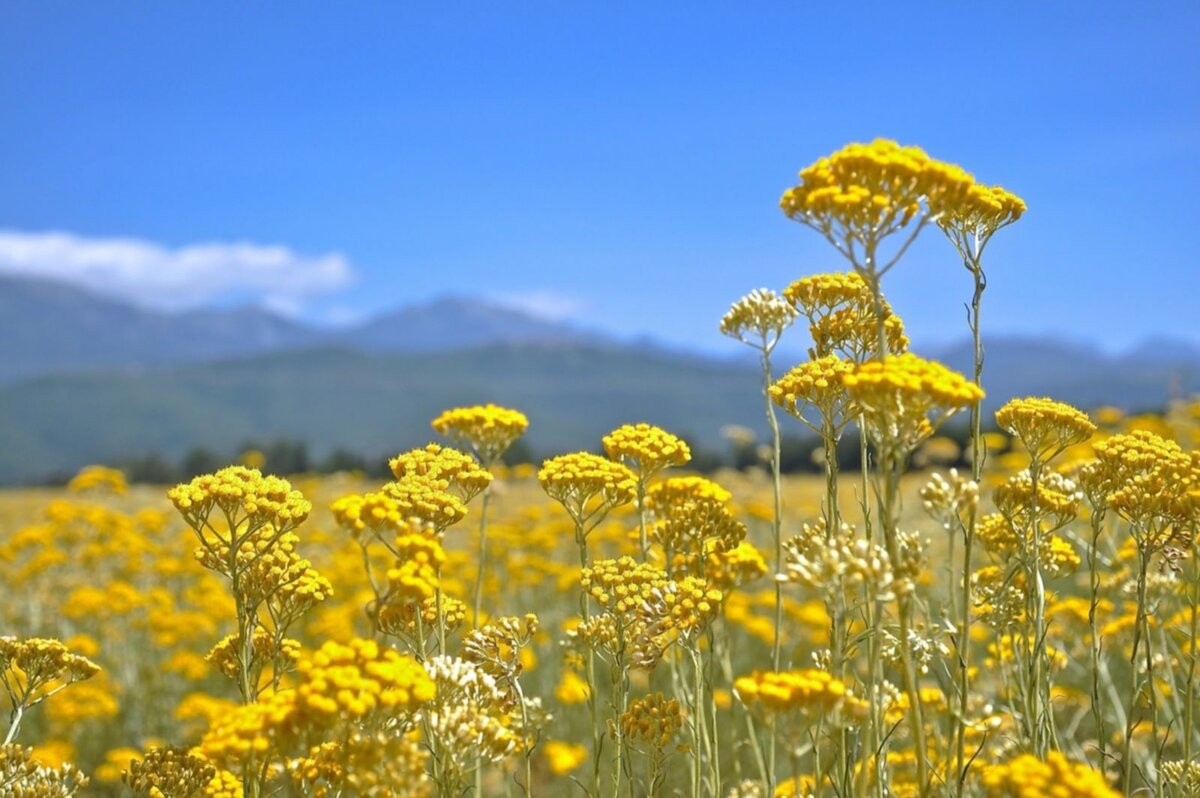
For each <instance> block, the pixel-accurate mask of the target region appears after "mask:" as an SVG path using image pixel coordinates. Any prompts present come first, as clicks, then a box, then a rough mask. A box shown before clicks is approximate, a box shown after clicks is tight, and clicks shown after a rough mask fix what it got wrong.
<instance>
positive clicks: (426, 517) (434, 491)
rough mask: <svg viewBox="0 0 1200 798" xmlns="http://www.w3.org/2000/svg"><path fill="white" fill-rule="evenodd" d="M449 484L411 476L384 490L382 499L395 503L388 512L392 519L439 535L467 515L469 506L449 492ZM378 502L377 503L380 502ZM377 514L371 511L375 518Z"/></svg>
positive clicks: (387, 486) (385, 486)
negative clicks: (398, 519)
mask: <svg viewBox="0 0 1200 798" xmlns="http://www.w3.org/2000/svg"><path fill="white" fill-rule="evenodd" d="M449 487H450V485H449V483H448V482H447V481H446V480H441V479H430V478H428V477H415V476H409V477H406V478H404V479H402V480H399V481H397V482H389V483H388V484H386V485H384V486H383V491H382V493H383V495H384V496H386V497H387V498H388V499H391V500H392V502H394V507H393V508H392V509H391V510H390V511H388V513H387V517H388V519H389V523H390V522H391V519H392V518H396V517H398V518H402V519H405V520H406V521H417V522H419V523H422V524H427V525H429V526H430V527H432V528H433V529H434V531H436V532H438V533H439V534H440V533H442V532H445V531H446V530H447V529H448V528H450V527H451V526H454V525H455V524H457V523H458V522H459V521H461V520H462V519H463V518H465V517H466V515H467V506H466V505H465V504H463V502H462V500H460V499H459V498H458V497H457V496H455V495H454V494H453V493H451V492H450V491H449ZM375 501H378V500H377V499H376V500H375ZM377 512H378V511H377V510H372V515H375V514H376V513H377Z"/></svg>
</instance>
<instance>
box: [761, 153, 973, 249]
mask: <svg viewBox="0 0 1200 798" xmlns="http://www.w3.org/2000/svg"><path fill="white" fill-rule="evenodd" d="M973 185H974V179H973V178H972V177H971V175H969V174H968V173H967V172H965V171H963V170H962V169H961V168H960V167H958V166H954V165H953V164H948V163H943V162H941V161H937V160H934V159H933V158H930V157H929V156H928V155H927V154H926V153H925V152H924V151H923V150H921V149H920V148H919V147H902V146H900V145H899V144H897V143H896V142H894V141H888V140H886V139H876V140H875V141H873V142H871V143H870V144H848V145H846V146H845V147H843V148H842V149H840V150H838V151H837V152H835V153H833V154H832V155H829V156H827V157H825V158H821V159H820V160H818V161H817V162H816V163H814V164H812V165H811V166H809V167H806V168H805V169H802V170H801V171H800V183H799V184H798V185H796V186H795V187H793V188H790V189H788V190H787V191H785V192H784V194H783V197H782V199H781V200H780V203H779V204H780V207H781V208H782V209H783V212H784V213H785V214H787V216H788V217H789V218H791V219H793V220H795V221H799V222H803V223H804V224H807V225H809V226H811V227H813V228H815V229H817V230H819V231H821V232H823V233H825V234H827V235H837V236H839V237H849V236H854V237H855V238H857V240H859V241H864V242H866V241H877V240H878V239H879V238H880V237H882V236H883V235H887V234H889V233H891V232H894V231H896V230H898V229H900V228H902V227H904V226H905V225H907V224H908V223H909V222H910V221H912V220H913V219H914V218H920V217H938V216H941V215H943V214H946V213H951V212H953V211H954V210H955V209H956V208H958V207H959V206H960V205H961V204H962V203H963V202H964V201H966V200H967V199H968V198H969V197H970V196H971V187H972V186H973Z"/></svg>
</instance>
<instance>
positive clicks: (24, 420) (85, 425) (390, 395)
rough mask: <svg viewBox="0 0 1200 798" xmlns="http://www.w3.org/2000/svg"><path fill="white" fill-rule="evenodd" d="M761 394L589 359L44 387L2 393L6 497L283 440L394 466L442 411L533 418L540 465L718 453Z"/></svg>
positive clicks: (0, 471)
mask: <svg viewBox="0 0 1200 798" xmlns="http://www.w3.org/2000/svg"><path fill="white" fill-rule="evenodd" d="M756 379H757V377H756V374H755V372H754V371H753V370H752V369H745V368H742V367H734V368H730V367H729V366H728V364H725V363H722V362H719V361H708V360H701V359H696V358H686V357H679V356H676V357H667V356H663V355H660V354H653V353H650V354H642V353H640V352H637V351H632V350H620V349H605V348H598V347H585V346H578V345H564V346H550V345H502V346H493V347H485V348H479V349H470V350H459V351H455V352H442V353H422V354H398V353H390V354H373V353H364V352H357V351H351V350H340V349H321V350H309V351H303V352H289V353H278V354H272V355H265V356H260V357H254V358H245V359H235V360H226V361H221V362H213V363H205V364H193V365H185V366H179V367H173V368H161V369H146V370H142V371H136V372H124V373H110V374H79V375H69V376H48V377H39V378H36V379H32V380H26V381H23V382H21V383H18V384H15V385H9V386H4V387H0V481H9V482H11V481H20V480H26V479H30V478H34V477H38V476H42V475H45V474H48V473H51V472H56V471H62V470H69V469H73V468H76V467H78V466H80V465H81V464H85V463H88V462H105V461H109V462H111V461H113V460H116V459H118V458H120V457H122V456H127V455H133V454H144V453H158V454H162V455H164V456H169V457H174V456H178V455H179V454H181V453H182V452H183V451H184V450H185V449H187V448H189V447H192V446H197V445H203V446H206V447H209V448H211V449H214V450H217V451H228V450H230V449H232V447H234V446H236V445H238V444H239V443H240V442H242V441H244V440H246V439H248V438H258V439H263V438H271V437H275V436H288V437H292V438H299V439H304V440H306V441H308V442H309V444H310V445H311V446H312V447H313V449H314V451H315V453H317V454H320V453H322V452H327V451H329V450H330V449H331V448H333V447H337V446H344V447H349V448H350V449H352V450H356V451H359V452H363V453H366V454H370V455H382V454H389V453H395V452H398V451H400V450H401V449H403V448H407V447H411V446H416V445H420V444H424V443H426V442H428V441H429V440H432V439H434V438H435V437H436V435H435V433H434V432H433V430H431V429H430V427H429V421H430V420H431V419H432V418H433V417H434V416H435V415H437V413H438V412H440V411H441V410H442V409H444V408H446V407H450V406H454V405H457V404H464V403H468V404H473V403H477V402H489V401H494V402H499V403H503V404H507V405H510V406H513V407H518V408H521V409H522V410H524V411H525V412H526V413H527V414H528V415H529V416H530V420H531V425H530V429H529V433H528V435H527V441H528V443H529V445H530V446H531V447H532V448H533V449H534V451H537V452H553V451H562V450H569V449H580V448H595V447H597V446H598V445H599V440H600V437H601V436H602V435H603V434H604V433H606V432H608V431H609V430H611V429H612V428H613V427H615V426H617V425H619V424H622V423H625V422H628V421H637V420H645V421H650V422H652V423H657V424H661V425H663V426H665V427H668V428H670V429H672V430H676V431H678V432H681V433H687V434H690V435H694V436H696V437H698V438H699V439H702V440H704V441H706V442H708V443H710V444H715V443H716V442H717V441H718V440H719V429H720V427H721V425H723V424H726V423H729V422H733V421H750V422H753V420H755V419H757V418H758V415H759V414H760V413H761V406H760V404H759V403H760V401H761V400H760V399H759V395H758V388H757V384H756Z"/></svg>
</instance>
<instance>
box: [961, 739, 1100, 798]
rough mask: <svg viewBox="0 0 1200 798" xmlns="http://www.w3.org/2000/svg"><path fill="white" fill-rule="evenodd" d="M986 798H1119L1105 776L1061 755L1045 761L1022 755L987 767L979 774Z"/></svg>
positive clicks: (1055, 753)
mask: <svg viewBox="0 0 1200 798" xmlns="http://www.w3.org/2000/svg"><path fill="white" fill-rule="evenodd" d="M980 780H981V781H982V783H983V787H984V790H985V792H986V794H987V798H1034V796H1039V797H1040V796H1049V795H1053V796H1055V798H1118V795H1119V793H1117V791H1116V790H1113V789H1111V788H1109V786H1108V784H1106V783H1105V780H1104V774H1102V773H1100V772H1099V771H1097V770H1093V769H1092V768H1090V767H1088V766H1087V765H1083V764H1075V763H1073V762H1070V761H1069V760H1067V758H1066V757H1065V756H1063V755H1062V754H1061V753H1059V752H1058V751H1051V752H1050V753H1049V754H1047V755H1046V759H1045V760H1040V759H1038V758H1037V757H1035V756H1033V755H1032V754H1022V755H1021V756H1018V757H1016V758H1015V759H1011V760H1009V761H1008V762H1004V763H1002V764H995V765H984V766H983V768H982V772H981V774H980Z"/></svg>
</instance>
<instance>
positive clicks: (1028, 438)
mask: <svg viewBox="0 0 1200 798" xmlns="http://www.w3.org/2000/svg"><path fill="white" fill-rule="evenodd" d="M996 423H997V424H998V425H1000V428H1001V429H1002V430H1004V431H1005V432H1007V433H1008V434H1010V435H1012V436H1013V437H1015V438H1016V439H1017V440H1019V441H1020V442H1021V444H1022V445H1023V446H1024V447H1025V449H1026V451H1028V452H1029V455H1030V457H1032V458H1033V459H1034V460H1035V461H1038V462H1045V461H1047V460H1050V459H1053V458H1054V457H1055V456H1056V455H1057V454H1059V453H1060V452H1062V451H1063V450H1064V449H1066V448H1067V447H1069V446H1074V445H1075V444H1077V443H1083V442H1084V441H1086V440H1087V439H1088V438H1090V437H1092V434H1093V433H1094V432H1095V431H1096V425H1095V424H1093V423H1092V420H1091V419H1090V418H1088V416H1087V413H1084V412H1083V411H1081V410H1077V409H1076V408H1074V407H1071V406H1070V405H1068V404H1063V403H1062V402H1056V401H1054V400H1052V399H1045V398H1038V397H1035V396H1029V397H1025V398H1024V399H1013V400H1011V401H1009V402H1007V403H1006V404H1005V405H1004V406H1003V407H1001V408H1000V409H999V410H997V411H996Z"/></svg>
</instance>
